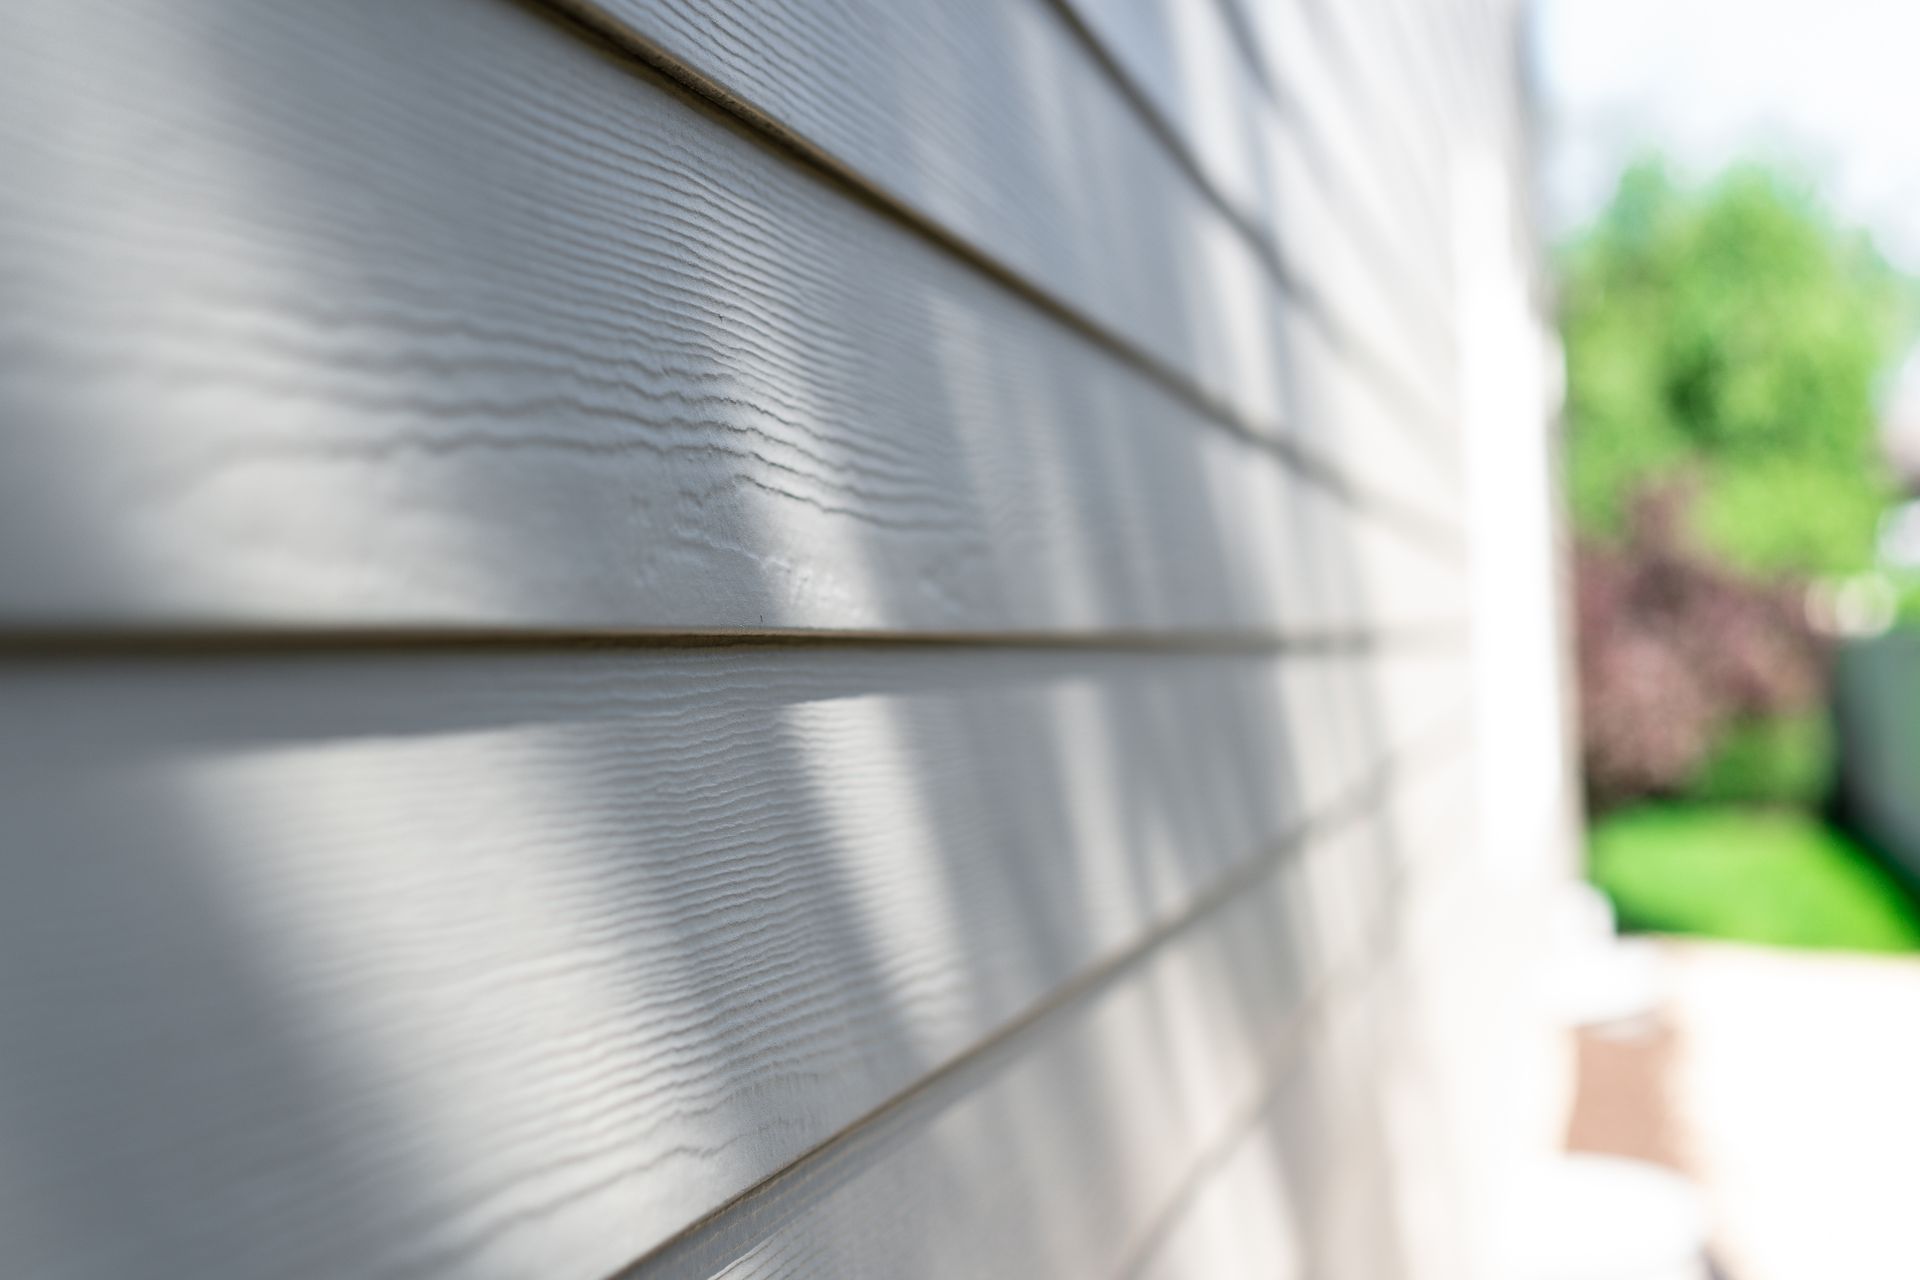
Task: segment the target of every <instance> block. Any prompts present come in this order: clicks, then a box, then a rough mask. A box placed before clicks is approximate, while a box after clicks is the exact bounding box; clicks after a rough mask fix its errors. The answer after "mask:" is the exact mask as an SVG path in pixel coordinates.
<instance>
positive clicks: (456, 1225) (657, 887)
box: [0, 646, 1462, 1280]
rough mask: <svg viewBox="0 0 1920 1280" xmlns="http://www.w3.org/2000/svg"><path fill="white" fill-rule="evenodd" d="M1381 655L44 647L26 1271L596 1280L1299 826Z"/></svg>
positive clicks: (20, 735) (17, 740)
mask: <svg viewBox="0 0 1920 1280" xmlns="http://www.w3.org/2000/svg"><path fill="white" fill-rule="evenodd" d="M1396 661H1398V659H1395V658H1390V657H1382V656H1380V655H1376V654H1370V653H1356V654H1349V655H1327V656H1322V657H1314V656H1308V655H1299V656H1289V657H1286V658H1265V657H1254V656H1238V657H1236V656H1231V655H1220V654H1200V655H1194V656H1190V657H1185V658H1175V657H1170V656H1168V655H1165V654H1158V653H1144V654H1127V653H1094V654H1088V653H1077V652H1060V653H1041V652H1021V651H1007V650H982V651H977V652H975V651H968V650H944V649H935V648H912V649H899V650H888V649H866V650H833V649H821V650H812V649H793V648H787V647H779V646H774V647H756V648H737V649H727V650H720V651H698V650H671V651H660V652H652V653H649V652H646V651H614V652H607V653H579V652H576V653H563V654H552V655H542V654H538V653H522V652H505V653H498V654H488V655H479V654H470V655H466V656H460V655H455V654H448V655H445V656H441V657H433V656H432V655H428V654H409V655H401V656H392V657H388V656H382V655H378V654H365V655H357V656H345V655H327V654H314V655H307V656H300V655H288V656H282V657H274V658H265V657H262V658H251V659H249V658H243V657H240V656H236V655H225V656H219V657H215V658H209V659H205V660H200V659H193V658H190V657H180V658H175V659H171V660H166V661H135V660H125V661H113V662H109V661H103V660H98V659H95V660H89V661H86V662H79V663H71V662H61V661H51V660H50V661H44V662H37V663H23V662H18V661H16V663H14V664H13V665H11V666H10V667H8V668H7V669H6V670H5V671H4V672H3V673H0V705H4V706H5V708H6V712H7V714H6V715H5V716H4V717H0V767H4V770H5V772H6V775H7V776H8V777H9V778H10V779H11V780H12V781H11V783H10V786H11V787H12V790H11V791H10V795H9V815H8V856H7V858H6V859H4V860H0V1036H4V1038H5V1045H4V1048H5V1052H3V1053H0V1134H4V1136H5V1139H6V1141H5V1143H4V1146H5V1151H6V1154H5V1156H4V1157H0V1271H3V1272H5V1273H7V1274H17V1275H37V1274H52V1273H56V1272H57V1273H58V1274H61V1275H65V1276H70V1277H94V1276H99V1277H107V1276H124V1275H128V1274H149V1273H153V1274H158V1273H165V1274H181V1275H189V1274H190V1275H196V1276H204V1277H208V1278H209V1280H218V1278H219V1277H223V1276H233V1277H239V1276H252V1275H263V1274H271V1275H277V1276H286V1277H289V1278H294V1277H301V1276H322V1275H325V1276H333V1275H346V1274H351V1275H363V1276H370V1277H402V1276H404V1277H434V1276H453V1275H473V1274H541V1275H547V1276H554V1277H560V1278H562V1280H564V1278H566V1277H577V1278H578V1280H598V1278H599V1277H603V1276H605V1275H607V1274H609V1273H611V1272H612V1271H613V1270H614V1269H615V1268H617V1267H619V1266H621V1265H623V1264H625V1263H627V1262H629V1261H631V1260H632V1259H633V1258H635V1257H638V1256H640V1255H641V1254H642V1253H644V1252H645V1251H647V1250H649V1249H652V1248H654V1247H655V1246H657V1245H659V1244H661V1243H662V1242H663V1241H665V1240H666V1239H668V1238H669V1237H670V1236H672V1235H673V1234H674V1233H675V1232H677V1231H679V1230H680V1229H681V1228H683V1227H685V1226H687V1225H688V1224H689V1223H691V1222H693V1221H695V1220H697V1219H699V1218H701V1217H702V1216H704V1215H706V1214H708V1213H710V1212H712V1211H713V1210H715V1209H718V1208H719V1207H720V1206H722V1205H724V1204H726V1203H727V1202H728V1201H729V1200H730V1199H732V1198H733V1197H735V1196H737V1195H739V1194H740V1193H741V1192H743V1191H745V1190H747V1189H748V1188H750V1187H752V1186H753V1185H754V1184H756V1183H757V1182H759V1181H761V1180H762V1179H764V1178H766V1177H767V1176H768V1175H770V1174H772V1173H774V1172H775V1171H777V1170H779V1169H780V1168H782V1167H783V1166H785V1165H786V1164H788V1163H789V1162H790V1161H792V1160H794V1159H795V1158H796V1157H799V1156H801V1155H802V1154H803V1153H805V1152H807V1151H808V1150H809V1149H811V1148H813V1147H815V1146H816V1145H818V1144H819V1143H821V1142H823V1141H825V1140H827V1139H829V1138H830V1137H832V1136H833V1135H834V1134H835V1133H836V1132H838V1131H839V1130H840V1129H842V1128H843V1127H844V1126H846V1125H848V1124H849V1123H851V1122H853V1121H855V1120H857V1119H858V1118H860V1117H861V1116H863V1115H866V1114H868V1113H870V1112H872V1111H873V1110H874V1108H876V1107H878V1106H880V1105H881V1104H882V1103H884V1102H886V1101H887V1100H888V1099H889V1098H891V1097H894V1096H895V1095H897V1094H899V1093H900V1092H901V1091H903V1090H906V1089H909V1088H910V1087H912V1086H913V1085H915V1084H916V1082H919V1081H921V1080H923V1079H925V1078H926V1076H927V1075H928V1073H930V1072H934V1071H936V1070H938V1069H939V1068H940V1067H941V1066H942V1064H943V1063H946V1062H949V1061H951V1060H953V1059H955V1057H956V1056H957V1055H960V1054H963V1053H965V1052H967V1051H968V1050H969V1049H970V1048H971V1047H972V1046H975V1045H977V1044H979V1043H980V1042H982V1041H983V1040H986V1039H988V1038H990V1037H992V1036H993V1035H995V1034H996V1033H997V1032H998V1031H999V1030H1000V1029H1002V1028H1004V1027H1006V1026H1008V1025H1009V1024H1011V1023H1013V1022H1016V1021H1017V1020H1019V1019H1021V1018H1023V1017H1026V1016H1029V1015H1030V1014H1031V1013H1032V1012H1033V1011H1034V1010H1036V1009H1038V1008H1040V1007H1042V1006H1044V1005H1045V1004H1046V1003H1047V1002H1048V1001H1050V1000H1053V999H1055V998H1056V996H1057V993H1058V992H1060V991H1061V990H1062V988H1063V986H1065V985H1066V984H1069V983H1072V982H1075V981H1079V980H1082V979H1084V978H1085V976H1086V975H1089V974H1092V973H1096V972H1098V971H1099V969H1100V967H1101V966H1102V965H1107V964H1111V963H1112V962H1114V961H1116V960H1118V959H1119V958H1120V957H1122V956H1124V955H1125V954H1126V953H1127V952H1128V950H1129V948H1132V947H1134V946H1136V945H1138V942H1139V940H1140V939H1141V938H1143V937H1145V936H1149V933H1150V931H1151V930H1154V929H1156V928H1171V927H1173V926H1175V925H1176V924H1177V923H1178V922H1179V921H1180V920H1181V919H1182V913H1184V912H1189V911H1192V910H1195V909H1197V907H1198V905H1199V904H1201V903H1203V902H1205V901H1206V895H1208V894H1210V893H1214V892H1217V889H1216V886H1218V885H1220V884H1223V883H1225V884H1231V883H1233V879H1232V878H1233V877H1235V876H1239V875H1243V874H1246V869H1247V868H1249V867H1258V866H1262V865H1265V862H1263V861H1261V860H1273V859H1276V858H1278V859H1284V858H1285V857H1287V856H1289V855H1286V854H1285V852H1284V850H1285V845H1284V843H1283V842H1284V841H1286V840H1287V839H1288V838H1289V833H1290V832H1295V831H1297V830H1299V828H1300V825H1301V823H1302V821H1303V820H1304V819H1305V817H1306V816H1307V815H1310V814H1316V813H1317V814H1323V815H1324V814H1325V813H1326V812H1328V810H1329V807H1330V806H1336V805H1350V804H1352V803H1355V802H1356V800H1355V797H1356V796H1358V795H1360V794H1364V791H1357V790H1356V788H1361V789H1364V788H1365V787H1366V786H1368V785H1369V779H1370V778H1373V777H1375V776H1376V770H1377V769H1378V767H1379V765H1380V762H1381V761H1382V760H1384V759H1387V758H1388V756H1389V754H1390V753H1391V752H1392V751H1394V750H1395V749H1397V747H1398V746H1399V745H1400V744H1401V743H1404V742H1406V741H1409V740H1410V739H1411V738H1413V737H1419V736H1421V735H1424V734H1426V733H1431V732H1438V731H1440V729H1439V728H1436V726H1439V727H1440V728H1444V726H1445V725H1446V724H1447V723H1449V717H1450V716H1451V715H1452V713H1453V708H1455V707H1457V706H1458V705H1459V696H1460V687H1459V681H1460V672H1461V669H1462V668H1461V663H1460V660H1459V656H1458V655H1456V656H1455V657H1452V658H1448V657H1445V656H1443V655H1440V654H1437V653H1436V654H1412V655H1408V656H1407V657H1406V659H1405V661H1407V662H1408V663H1410V664H1412V667H1413V668H1424V670H1425V671H1426V672H1427V673H1428V674H1427V675H1426V676H1425V677H1424V678H1423V677H1420V676H1418V675H1416V674H1415V673H1414V671H1413V670H1409V671H1408V672H1407V673H1406V674H1405V675H1404V676H1403V677H1402V680H1403V683H1401V684H1399V685H1393V684H1391V683H1383V682H1382V681H1381V680H1380V678H1379V676H1378V674H1377V673H1379V672H1382V671H1384V670H1387V669H1389V668H1392V667H1393V666H1394V665H1395V663H1396ZM1416 726H1417V727H1418V732H1416ZM1403 733H1404V734H1406V735H1408V737H1407V738H1400V735H1401V734H1403ZM1312 865H1314V864H1311V863H1309V867H1311V866H1312ZM1356 865H1357V864H1356ZM1328 871H1329V873H1332V868H1331V867H1329V869H1328ZM1315 874H1319V873H1316V872H1313V871H1311V870H1309V871H1308V872H1307V873H1306V875H1307V876H1308V882H1309V883H1311V882H1312V877H1313V875H1315ZM1336 888H1337V885H1333V884H1330V885H1328V886H1324V887H1323V888H1322V889H1320V890H1318V892H1321V893H1323V894H1324V895H1329V899H1328V900H1329V903H1331V902H1332V901H1333V900H1334V897H1333V895H1335V893H1336ZM1349 896H1350V897H1351V895H1349ZM1343 900H1344V899H1343ZM1368 900H1371V899H1368V898H1367V897H1365V896H1364V895H1363V896H1362V897H1360V898H1357V899H1354V900H1353V901H1354V902H1355V903H1357V904H1359V905H1361V906H1364V903H1365V902H1366V901H1368ZM1343 919H1346V917H1343V916H1342V915H1341V914H1340V913H1339V912H1338V911H1335V910H1333V909H1332V907H1331V906H1329V907H1328V909H1326V910H1324V911H1321V910H1316V912H1315V913H1314V914H1313V916H1312V917H1311V919H1310V920H1309V919H1308V918H1307V917H1303V922H1302V924H1301V925H1300V929H1301V932H1300V935H1299V936H1300V937H1301V938H1311V939H1313V940H1314V942H1315V945H1316V947H1320V948H1321V949H1322V950H1326V951H1329V952H1330V951H1331V950H1332V949H1333V948H1334V947H1335V945H1336V944H1337V943H1338V941H1339V939H1340V938H1341V937H1343V936H1347V935H1345V934H1343V933H1342V932H1341V931H1342V930H1343V929H1345V928H1346V927H1347V926H1346V925H1343V924H1342V923H1341V921H1342V920H1343ZM1323 943H1324V945H1322V944H1323ZM955 1221H956V1222H957V1221H958V1219H955ZM103 1224H107V1225H110V1229H103Z"/></svg>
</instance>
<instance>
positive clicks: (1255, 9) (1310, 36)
mask: <svg viewBox="0 0 1920 1280" xmlns="http://www.w3.org/2000/svg"><path fill="white" fill-rule="evenodd" d="M1225 2H1226V3H1228V4H1232V5H1234V6H1236V12H1237V13H1238V15H1239V17H1240V21H1239V22H1238V23H1236V24H1235V25H1236V28H1237V30H1238V31H1239V32H1240V33H1241V34H1242V38H1243V40H1244V41H1245V42H1246V46H1247V49H1248V52H1249V54H1250V55H1251V60H1252V61H1253V62H1254V63H1255V64H1256V65H1257V66H1259V67H1260V68H1262V71H1263V78H1264V79H1265V80H1266V81H1267V82H1268V83H1269V84H1270V85H1272V86H1273V88H1274V90H1275V93H1276V95H1277V96H1278V97H1279V99H1280V102H1281V105H1282V109H1283V110H1284V112H1285V114H1286V116H1287V118H1288V119H1289V120H1290V121H1295V120H1297V121H1298V122H1299V123H1298V125H1297V126H1296V127H1297V128H1298V129H1300V131H1301V134H1302V136H1303V137H1307V138H1312V139H1314V140H1315V142H1316V143H1317V145H1318V148H1319V152H1320V154H1321V155H1323V156H1325V157H1326V158H1327V161H1328V163H1330V164H1335V165H1337V166H1338V168H1339V172H1340V174H1341V176H1342V179H1343V181H1342V185H1341V196H1340V198H1339V204H1340V205H1341V207H1342V208H1343V210H1344V212H1345V213H1346V215H1347V216H1348V217H1351V218H1355V219H1358V220H1360V221H1362V222H1363V223H1364V224H1365V225H1366V226H1367V227H1368V229H1369V233H1370V236H1372V237H1374V238H1375V239H1376V240H1379V241H1384V242H1385V245H1386V249H1387V252H1389V253H1390V254H1391V256H1392V258H1393V260H1394V261H1395V262H1396V263H1397V264H1398V265H1399V266H1400V268H1401V270H1402V271H1403V272H1410V273H1411V278H1410V279H1408V281H1407V283H1408V284H1411V285H1416V286H1417V285H1418V284H1419V283H1420V281H1421V279H1422V273H1423V272H1424V273H1427V274H1429V275H1430V277H1431V279H1432V280H1433V282H1434V285H1433V286H1430V287H1438V288H1440V289H1441V290H1442V295H1441V297H1440V299H1439V300H1438V315H1439V318H1440V319H1441V320H1442V321H1443V322H1451V320H1452V319H1453V316H1452V306H1451V304H1450V302H1449V300H1448V296H1447V292H1446V290H1447V287H1448V281H1449V278H1450V272H1449V270H1448V268H1447V264H1448V262H1449V255H1450V254H1451V252H1452V246H1451V243H1450V241H1449V239H1448V227H1449V215H1448V210H1447V208H1446V205H1445V203H1444V200H1445V193H1443V192H1439V191H1436V190H1434V189H1432V188H1431V187H1429V186H1426V185H1423V184H1422V183H1421V181H1420V180H1419V178H1418V175H1417V174H1416V173H1415V172H1414V171H1413V170H1412V168H1411V167H1410V166H1409V165H1408V163H1407V162H1406V158H1405V157H1404V156H1401V155H1398V154H1396V153H1395V151H1394V149H1393V145H1394V144H1393V139H1392V138H1391V136H1389V135H1388V134H1387V133H1386V130H1387V128H1388V126H1387V125H1386V124H1385V122H1384V121H1383V119H1382V116H1381V113H1382V112H1383V111H1384V110H1386V108H1385V107H1383V105H1382V104H1380V103H1379V102H1377V101H1375V99H1374V98H1373V97H1372V96H1370V95H1369V94H1367V93H1366V92H1364V91H1363V90H1362V88H1361V85H1360V83H1359V81H1358V79H1357V77H1356V76H1355V75H1354V73H1353V70H1352V68H1351V67H1350V66H1349V65H1348V63H1347V61H1346V59H1347V57H1348V51H1347V49H1346V47H1345V46H1344V45H1343V44H1341V43H1340V42H1339V36H1338V32H1337V31H1336V30H1335V29H1334V26H1333V25H1332V24H1333V23H1334V22H1335V21H1337V19H1333V18H1330V17H1329V16H1328V15H1327V14H1325V13H1324V12H1319V13H1316V7H1318V8H1320V9H1325V8H1328V7H1330V6H1325V5H1321V4H1320V3H1319V0H1278V2H1276V3H1271V4H1265V3H1252V4H1250V3H1245V0H1225ZM1396 92H1399V90H1398V89H1396ZM1429 123H1430V124H1438V123H1440V122H1439V121H1430V122H1429ZM1435 148H1436V152H1437V153H1441V152H1443V148H1441V147H1440V146H1439V144H1438V142H1436V144H1435ZM1423 159H1424V158H1423Z"/></svg>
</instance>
